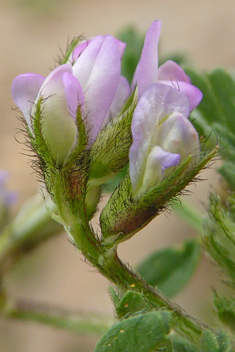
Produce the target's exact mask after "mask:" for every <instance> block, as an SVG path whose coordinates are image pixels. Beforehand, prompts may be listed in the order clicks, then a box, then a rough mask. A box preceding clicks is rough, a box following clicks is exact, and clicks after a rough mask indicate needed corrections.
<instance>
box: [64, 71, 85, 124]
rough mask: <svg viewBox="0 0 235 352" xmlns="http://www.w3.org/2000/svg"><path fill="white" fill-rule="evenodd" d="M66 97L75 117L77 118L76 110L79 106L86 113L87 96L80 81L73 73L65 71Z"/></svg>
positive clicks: (70, 110) (70, 111)
mask: <svg viewBox="0 0 235 352" xmlns="http://www.w3.org/2000/svg"><path fill="white" fill-rule="evenodd" d="M62 80H63V84H64V90H65V97H66V100H67V104H68V110H69V113H70V115H71V116H72V117H73V119H74V120H75V119H76V112H77V108H78V106H80V107H81V110H82V112H83V115H84V103H85V97H84V93H83V90H82V87H81V85H80V83H79V82H78V80H77V78H75V77H74V76H73V75H72V73H70V72H65V73H64V74H63V76H62Z"/></svg>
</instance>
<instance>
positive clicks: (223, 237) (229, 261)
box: [202, 194, 235, 285]
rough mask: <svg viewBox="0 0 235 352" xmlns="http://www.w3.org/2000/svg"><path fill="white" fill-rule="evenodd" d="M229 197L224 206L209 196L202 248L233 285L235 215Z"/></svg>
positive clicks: (215, 198) (231, 198) (215, 196)
mask: <svg viewBox="0 0 235 352" xmlns="http://www.w3.org/2000/svg"><path fill="white" fill-rule="evenodd" d="M234 199H235V196H234V195H231V197H230V199H228V200H227V203H226V205H225V204H224V203H223V202H222V201H221V199H220V197H219V196H218V195H215V194H210V197H209V200H210V204H209V209H208V212H209V217H208V218H207V219H205V221H204V224H203V233H202V242H203V244H204V248H205V249H206V251H207V252H208V253H209V254H210V256H211V257H212V258H213V259H214V260H215V261H216V262H217V263H218V265H219V266H220V267H221V268H222V269H223V270H224V271H225V272H226V274H227V275H229V277H230V278H231V279H232V282H233V284H234V285H235V215H234Z"/></svg>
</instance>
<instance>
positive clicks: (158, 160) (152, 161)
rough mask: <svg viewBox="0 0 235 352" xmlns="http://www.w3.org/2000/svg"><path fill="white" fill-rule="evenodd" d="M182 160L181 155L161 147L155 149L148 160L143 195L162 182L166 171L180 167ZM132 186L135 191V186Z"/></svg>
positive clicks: (142, 186) (142, 189)
mask: <svg viewBox="0 0 235 352" xmlns="http://www.w3.org/2000/svg"><path fill="white" fill-rule="evenodd" d="M180 159H181V156H180V154H176V153H169V152H166V151H165V150H163V149H162V148H161V147H159V146H155V147H153V148H152V149H151V151H150V153H149V155H148V158H147V162H146V167H145V172H144V176H143V181H142V185H141V188H140V190H139V191H140V192H141V193H142V192H146V191H147V190H148V189H150V188H152V187H154V186H155V185H156V184H157V183H159V182H161V181H162V179H163V178H164V176H165V175H164V174H165V170H166V169H168V168H170V167H173V166H176V165H178V164H179V162H180ZM132 185H133V188H134V189H135V185H134V184H132Z"/></svg>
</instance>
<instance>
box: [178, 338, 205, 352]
mask: <svg viewBox="0 0 235 352" xmlns="http://www.w3.org/2000/svg"><path fill="white" fill-rule="evenodd" d="M171 343H172V348H173V352H199V349H198V347H197V346H195V345H192V344H191V343H190V342H188V341H187V340H186V339H184V338H183V337H181V336H178V335H172V337H171ZM208 352H209V351H208Z"/></svg>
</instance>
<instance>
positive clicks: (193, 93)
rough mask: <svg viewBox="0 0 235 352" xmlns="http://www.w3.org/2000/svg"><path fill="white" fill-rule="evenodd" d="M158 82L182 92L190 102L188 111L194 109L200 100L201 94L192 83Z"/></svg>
mask: <svg viewBox="0 0 235 352" xmlns="http://www.w3.org/2000/svg"><path fill="white" fill-rule="evenodd" d="M158 82H159V83H162V84H166V85H168V86H171V87H173V88H175V90H178V91H180V92H182V93H184V94H185V95H186V96H187V98H188V100H189V104H190V111H192V110H193V109H195V108H196V107H197V106H198V104H199V103H200V102H201V100H202V97H203V94H202V92H201V91H200V89H198V88H197V87H195V86H193V85H192V84H189V83H186V82H181V81H158Z"/></svg>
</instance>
